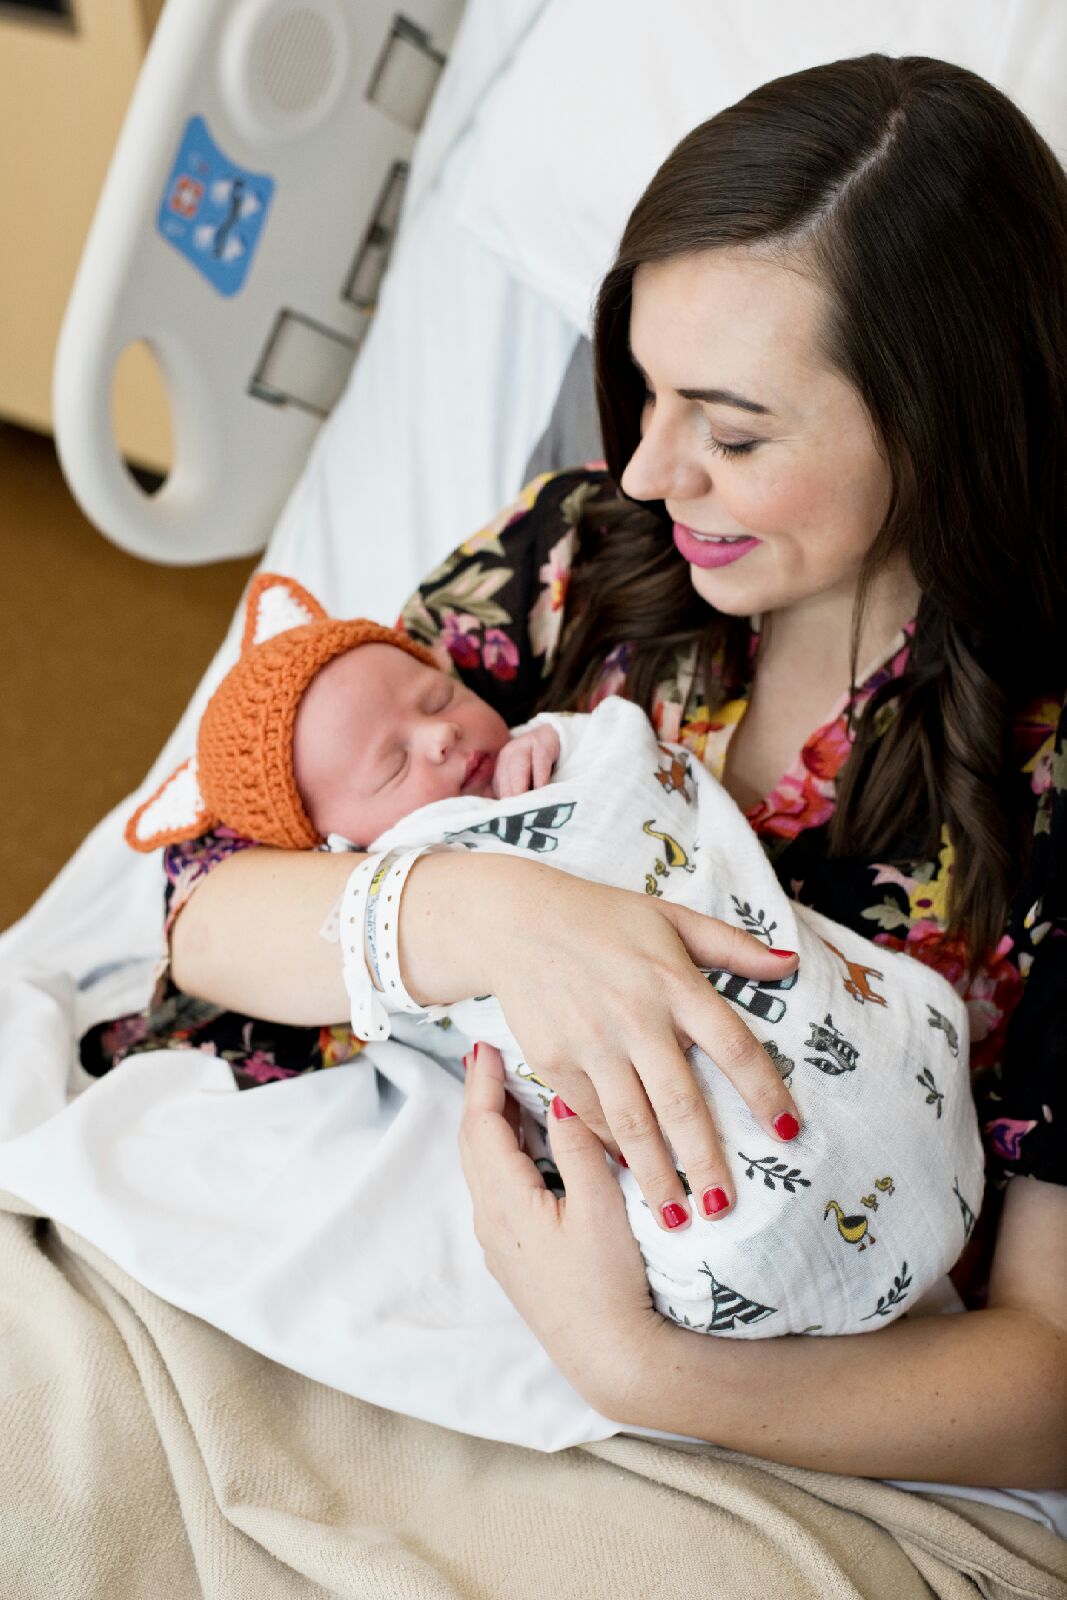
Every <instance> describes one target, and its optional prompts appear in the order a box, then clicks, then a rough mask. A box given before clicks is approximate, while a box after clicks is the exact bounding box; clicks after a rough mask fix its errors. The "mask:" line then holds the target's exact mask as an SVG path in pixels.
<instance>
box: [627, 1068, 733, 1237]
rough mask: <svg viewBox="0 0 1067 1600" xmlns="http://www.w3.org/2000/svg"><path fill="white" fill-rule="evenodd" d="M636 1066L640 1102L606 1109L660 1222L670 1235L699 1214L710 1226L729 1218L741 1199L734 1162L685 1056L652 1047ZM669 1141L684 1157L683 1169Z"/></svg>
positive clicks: (630, 1100)
mask: <svg viewBox="0 0 1067 1600" xmlns="http://www.w3.org/2000/svg"><path fill="white" fill-rule="evenodd" d="M636 1066H637V1075H634V1076H632V1080H631V1081H632V1082H633V1083H634V1084H636V1085H637V1086H638V1088H640V1087H641V1085H642V1084H643V1087H644V1093H642V1094H641V1096H640V1100H638V1099H637V1098H636V1097H635V1096H634V1095H633V1094H630V1095H628V1096H627V1097H626V1098H625V1099H619V1100H617V1101H608V1102H607V1103H606V1105H605V1110H606V1112H607V1114H608V1119H609V1121H610V1123H611V1127H612V1130H613V1132H614V1135H615V1137H616V1138H617V1140H618V1142H619V1147H620V1149H621V1151H622V1154H623V1155H624V1156H625V1158H626V1165H627V1166H628V1167H629V1169H630V1171H631V1173H632V1174H633V1177H634V1179H635V1180H636V1182H637V1184H638V1185H639V1187H640V1189H641V1193H642V1194H643V1195H644V1197H645V1200H646V1202H647V1204H648V1207H649V1210H650V1211H651V1212H652V1215H653V1216H654V1217H655V1219H656V1222H657V1223H658V1225H659V1226H660V1227H661V1228H662V1229H663V1231H664V1232H665V1233H677V1232H679V1231H680V1230H681V1229H682V1228H685V1227H687V1226H688V1225H689V1223H690V1221H691V1218H692V1214H693V1212H694V1210H695V1211H696V1212H697V1213H698V1214H699V1216H701V1217H702V1218H705V1219H712V1220H713V1219H714V1218H715V1217H716V1216H720V1215H725V1213H726V1212H727V1211H728V1210H729V1208H730V1207H731V1206H732V1205H733V1202H734V1198H735V1190H734V1186H733V1182H732V1180H731V1177H730V1169H729V1163H728V1161H727V1158H726V1155H725V1152H724V1151H723V1148H722V1143H721V1141H720V1139H719V1134H718V1130H717V1128H716V1126H715V1121H714V1118H713V1117H712V1115H711V1111H710V1109H709V1107H708V1103H707V1100H706V1099H705V1096H704V1092H703V1090H702V1088H701V1086H700V1084H699V1083H698V1082H697V1080H696V1079H695V1077H694V1076H693V1072H692V1070H691V1068H690V1066H689V1063H688V1062H687V1061H686V1059H685V1056H684V1055H683V1054H682V1052H681V1050H679V1049H674V1050H671V1049H669V1048H668V1050H667V1051H663V1050H662V1048H661V1049H660V1050H658V1051H657V1050H656V1048H655V1047H654V1046H650V1047H649V1050H648V1052H647V1054H645V1055H642V1056H640V1057H639V1059H638V1061H637V1063H636ZM657 1088H658V1091H659V1092H658V1094H657V1092H656V1091H657ZM602 1092H603V1091H602ZM667 1140H669V1141H670V1144H671V1145H673V1147H674V1149H675V1151H676V1152H677V1154H678V1163H679V1166H678V1167H676V1166H675V1164H674V1161H673V1160H672V1159H671V1153H670V1149H669V1148H668V1145H667V1143H666V1141H667ZM679 1167H680V1169H681V1172H684V1173H685V1183H683V1181H682V1178H681V1176H680V1174H679ZM686 1183H688V1185H689V1188H690V1191H691V1196H690V1195H687V1194H686V1188H685V1185H686Z"/></svg>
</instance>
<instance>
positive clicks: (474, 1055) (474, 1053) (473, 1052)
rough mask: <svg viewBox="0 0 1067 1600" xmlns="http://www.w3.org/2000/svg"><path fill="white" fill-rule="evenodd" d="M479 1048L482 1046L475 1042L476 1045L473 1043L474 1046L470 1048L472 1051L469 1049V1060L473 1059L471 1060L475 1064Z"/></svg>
mask: <svg viewBox="0 0 1067 1600" xmlns="http://www.w3.org/2000/svg"><path fill="white" fill-rule="evenodd" d="M481 1048H482V1047H481V1045H480V1044H476V1045H475V1046H474V1049H473V1050H472V1051H471V1060H472V1061H473V1062H474V1063H475V1064H476V1065H477V1061H478V1051H479V1050H480V1049H481Z"/></svg>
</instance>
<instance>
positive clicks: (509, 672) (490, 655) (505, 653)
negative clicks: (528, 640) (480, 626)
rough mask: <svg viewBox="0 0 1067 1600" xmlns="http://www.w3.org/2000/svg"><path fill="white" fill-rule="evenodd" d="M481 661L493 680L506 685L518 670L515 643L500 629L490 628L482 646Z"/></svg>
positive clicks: (517, 655) (517, 654) (517, 653)
mask: <svg viewBox="0 0 1067 1600" xmlns="http://www.w3.org/2000/svg"><path fill="white" fill-rule="evenodd" d="M482 660H483V661H484V663H485V666H486V669H487V671H489V672H491V673H492V674H493V677H494V678H500V679H501V680H502V681H503V682H505V683H508V682H510V681H511V679H512V678H514V676H515V674H516V673H517V672H518V670H519V652H518V649H517V648H516V645H515V642H514V640H512V639H509V638H508V636H507V634H506V633H504V632H503V630H502V629H500V628H490V629H489V630H488V631H487V633H486V635H485V640H484V643H483V645H482Z"/></svg>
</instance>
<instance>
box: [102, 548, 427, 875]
mask: <svg viewBox="0 0 1067 1600" xmlns="http://www.w3.org/2000/svg"><path fill="white" fill-rule="evenodd" d="M361 644H391V645H395V646H396V648H397V649H398V650H406V651H407V652H408V654H409V655H412V656H414V657H415V658H416V660H418V661H423V662H425V663H426V664H427V666H431V667H435V668H436V667H437V662H436V661H435V660H434V658H433V656H432V655H431V654H430V652H429V651H428V650H424V649H423V647H422V646H421V645H419V644H416V643H415V642H414V640H412V639H408V638H406V637H405V636H404V634H402V633H399V632H397V630H396V629H395V628H386V627H383V626H382V624H381V623H378V622H370V621H368V620H367V619H366V618H365V617H354V618H352V619H351V620H350V621H348V622H344V621H341V620H340V619H338V618H334V617H328V616H327V615H326V612H325V611H324V610H323V609H322V607H321V606H320V605H319V602H318V601H317V600H316V599H315V598H314V597H313V596H312V595H310V594H309V593H308V591H307V590H306V589H305V588H304V587H303V585H302V584H299V583H297V582H296V581H295V579H293V578H285V577H281V576H279V575H278V574H277V573H273V572H261V573H259V574H258V576H257V577H255V578H254V579H253V580H252V583H251V585H250V586H249V590H248V598H247V601H246V605H245V628H244V637H243V638H242V641H241V653H240V656H239V657H238V660H237V664H236V665H235V666H234V667H232V668H231V669H230V671H229V672H228V673H227V674H226V676H225V678H223V680H222V682H221V683H220V684H219V686H218V688H217V689H216V690H215V693H214V694H213V695H212V697H211V699H210V700H209V701H208V704H207V706H206V708H205V710H204V715H203V718H202V720H201V723H200V731H199V734H198V735H197V741H196V755H195V756H192V757H190V758H189V760H188V761H183V762H182V764H181V766H180V767H179V768H178V769H177V771H176V772H174V773H172V774H171V776H170V777H169V778H168V779H167V780H166V782H165V783H163V784H161V785H160V787H159V788H158V789H157V790H156V792H155V793H154V794H153V795H152V796H151V798H150V799H148V800H146V801H145V802H144V803H143V804H142V805H140V806H138V808H137V810H136V811H135V812H134V814H133V816H132V817H131V818H130V820H129V822H128V823H127V824H126V842H127V844H130V845H132V846H133V848H134V849H135V850H143V851H149V850H155V849H157V848H158V846H159V845H164V844H176V843H177V842H178V841H179V840H180V839H195V838H198V837H199V835H200V834H202V833H207V832H209V831H210V829H211V828H213V827H216V826H217V825H218V824H219V823H220V822H222V823H225V825H226V826H227V827H228V828H233V829H234V831H235V832H236V833H239V834H242V835H243V836H244V837H245V838H248V839H256V840H258V841H259V843H260V844H271V845H277V846H278V847H279V848H281V849H287V850H307V849H310V848H311V846H313V845H316V844H321V843H322V836H321V834H320V833H319V832H318V830H317V829H316V828H315V827H314V825H313V823H312V822H311V819H310V817H309V816H308V814H307V812H306V811H305V809H304V805H303V801H302V800H301V798H300V793H299V790H298V789H297V786H296V777H295V775H294V773H293V724H294V723H295V721H296V712H297V707H298V706H299V704H300V701H301V700H302V699H303V697H304V694H305V693H306V691H307V688H308V685H309V684H310V682H311V680H312V678H313V677H314V676H315V674H316V672H318V671H320V669H321V668H322V667H324V666H325V665H326V663H327V662H328V661H332V660H333V658H334V657H335V656H339V655H344V653H345V652H346V651H348V650H355V649H357V648H358V646H359V645H361Z"/></svg>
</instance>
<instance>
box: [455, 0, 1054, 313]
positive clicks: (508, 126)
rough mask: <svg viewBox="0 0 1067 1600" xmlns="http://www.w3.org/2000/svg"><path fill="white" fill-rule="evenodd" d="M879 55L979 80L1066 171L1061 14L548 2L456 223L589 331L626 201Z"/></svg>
mask: <svg viewBox="0 0 1067 1600" xmlns="http://www.w3.org/2000/svg"><path fill="white" fill-rule="evenodd" d="M874 50H880V51H884V52H885V53H886V54H888V55H898V56H899V55H927V56H935V57H938V58H940V59H942V60H947V61H953V62H957V63H958V64H959V65H961V66H965V67H969V68H970V69H971V70H972V71H974V72H978V73H980V74H981V75H982V76H983V77H986V78H988V79H989V80H990V81H991V82H992V83H995V84H996V85H997V86H998V88H1001V89H1003V90H1004V91H1005V93H1007V94H1008V95H1010V96H1011V97H1012V99H1013V100H1015V101H1016V103H1017V104H1018V105H1020V106H1021V107H1022V109H1023V110H1024V111H1025V112H1026V113H1027V115H1028V116H1029V117H1030V118H1031V119H1032V120H1033V121H1034V122H1035V123H1036V125H1037V127H1038V128H1039V130H1040V131H1041V132H1042V133H1043V134H1044V136H1045V138H1046V139H1048V140H1049V142H1050V143H1051V144H1052V146H1053V148H1054V149H1056V150H1057V152H1058V153H1059V154H1060V156H1061V158H1063V157H1067V96H1065V95H1064V92H1063V85H1064V82H1065V81H1067V6H1064V5H1063V4H1062V0H893V3H892V4H891V5H885V4H883V3H880V0H803V4H791V3H789V0H745V3H744V5H736V4H734V5H730V4H727V3H726V0H701V3H700V4H694V0H654V3H653V0H549V3H548V4H547V5H546V6H544V7H543V9H542V10H541V11H540V12H539V13H538V15H537V17H536V18H535V19H533V21H532V25H531V27H530V30H529V33H528V35H527V37H526V39H525V41H524V43H523V48H522V49H521V50H520V51H518V52H517V53H516V54H515V55H514V56H513V57H512V59H511V61H510V64H509V65H508V66H507V67H506V68H505V69H504V70H502V71H501V72H500V73H499V74H498V75H497V76H496V77H495V79H494V80H493V85H492V89H491V91H490V93H489V94H488V96H487V98H486V102H485V105H484V106H483V108H482V113H481V118H480V126H481V130H482V135H483V137H482V138H481V139H480V141H479V145H478V150H477V153H476V156H475V159H474V161H473V163H472V165H471V169H470V173H469V176H468V182H467V188H466V191H465V193H464V197H463V207H462V217H463V221H464V222H465V224H466V225H467V226H468V227H469V228H470V229H471V231H472V232H473V233H475V234H476V235H477V237H478V238H479V239H481V241H482V243H483V244H485V245H487V246H488V247H489V248H490V249H492V250H494V251H495V252H496V253H497V254H498V255H499V257H500V259H501V260H502V261H504V262H505V263H506V264H507V266H508V268H509V270H510V271H511V272H512V273H513V275H514V276H515V277H516V278H518V279H519V280H520V281H521V282H523V283H525V284H528V285H529V286H530V287H531V288H532V289H534V290H536V292H537V293H538V294H539V295H541V296H542V298H544V299H545V300H547V301H548V303H549V304H551V305H554V306H555V307H556V308H557V310H559V311H560V312H562V313H563V314H564V315H565V316H566V317H568V318H569V319H570V320H571V321H573V322H574V323H575V324H576V325H578V326H579V327H581V328H583V329H588V327H589V325H590V320H591V315H592V307H593V300H594V298H595V295H596V290H597V287H598V285H599V283H600V280H601V278H602V277H603V275H604V273H605V272H606V270H607V268H608V267H609V266H610V265H611V261H612V257H613V256H614V253H615V248H616V245H617V243H618V240H619V237H620V235H621V233H622V230H623V227H624V225H625V222H626V218H627V217H628V215H629V213H630V210H631V208H632V206H633V204H634V202H635V201H636V200H637V198H638V196H639V195H640V193H641V191H642V190H643V189H644V187H645V185H646V183H647V182H648V180H649V179H650V178H651V177H652V174H653V173H654V172H655V170H656V168H657V167H658V166H659V164H660V162H661V161H663V160H664V158H665V157H666V156H667V155H668V153H669V152H670V151H671V150H672V149H673V147H674V145H675V144H676V143H677V142H678V140H679V139H681V138H682V136H683V135H684V134H686V133H687V132H688V131H689V129H690V128H694V127H696V126H697V124H698V123H701V122H703V121H705V120H706V119H707V118H708V117H710V116H713V115H714V114H715V112H717V111H720V110H722V108H723V107H724V106H727V105H731V104H732V103H733V102H734V101H735V100H738V99H740V98H741V96H742V95H745V94H748V93H749V91H750V90H752V89H754V88H756V86H757V85H758V84H761V83H765V82H767V80H768V79H770V78H773V77H777V76H779V75H780V74H782V73H787V72H796V71H799V70H800V69H801V68H802V67H810V66H815V65H817V64H818V63H820V62H824V61H835V60H838V59H840V58H842V57H845V56H856V55H865V54H867V53H868V52H870V51H874ZM549 108H551V109H550V111H549Z"/></svg>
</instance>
